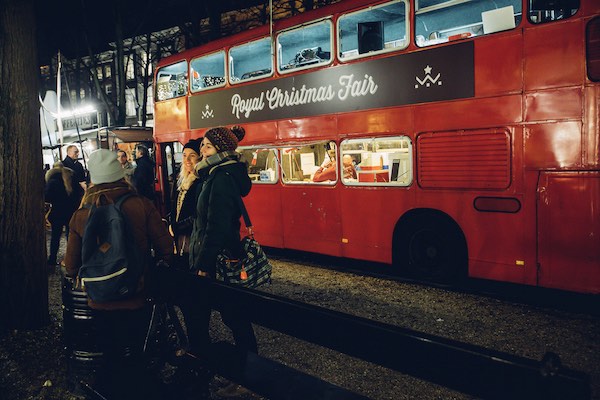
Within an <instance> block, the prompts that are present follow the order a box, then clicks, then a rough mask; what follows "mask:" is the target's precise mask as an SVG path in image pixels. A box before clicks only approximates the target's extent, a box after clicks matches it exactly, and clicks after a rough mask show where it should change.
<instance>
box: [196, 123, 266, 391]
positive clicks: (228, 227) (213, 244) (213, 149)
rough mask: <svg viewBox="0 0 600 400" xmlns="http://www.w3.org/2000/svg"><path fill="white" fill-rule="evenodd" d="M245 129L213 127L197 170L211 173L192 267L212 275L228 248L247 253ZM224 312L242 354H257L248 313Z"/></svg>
mask: <svg viewBox="0 0 600 400" xmlns="http://www.w3.org/2000/svg"><path fill="white" fill-rule="evenodd" d="M244 134H245V131H244V129H243V128H242V127H239V126H234V127H233V128H231V129H228V128H226V127H218V128H212V129H209V130H208V131H207V132H206V134H205V136H204V139H203V140H202V148H201V150H200V151H201V153H202V160H201V161H200V162H199V163H198V164H197V165H196V171H197V173H198V175H199V176H207V178H206V180H205V181H204V183H203V186H202V191H201V192H200V195H199V196H198V203H197V207H196V218H195V220H194V227H193V230H192V236H191V241H190V269H191V270H192V272H194V273H195V274H197V275H200V276H204V277H207V278H214V277H215V275H216V262H217V255H218V254H219V253H220V252H221V251H222V250H227V251H228V252H229V253H230V254H231V255H233V256H234V257H235V256H241V254H242V249H241V245H240V216H241V210H240V207H239V197H240V196H246V195H247V194H248V193H249V192H250V189H251V187H252V181H251V180H250V177H249V176H248V168H247V166H246V165H245V164H244V163H241V162H240V161H239V154H238V153H236V151H235V149H236V148H237V145H238V142H239V141H240V140H241V139H242V138H243V137H244ZM200 179H202V178H200ZM221 317H222V319H223V321H224V322H225V324H226V325H227V326H228V327H229V328H230V329H231V331H232V333H233V337H234V339H235V345H236V348H237V349H238V351H239V354H240V356H241V357H243V359H245V354H246V353H247V352H253V353H256V352H257V350H258V349H257V345H256V337H255V336H254V330H253V329H252V324H251V323H250V321H249V320H248V318H247V317H246V316H244V315H243V314H241V313H240V312H239V311H237V309H235V308H231V309H225V308H222V309H221ZM209 318H210V314H208V319H206V320H205V321H204V329H206V330H208V323H209ZM234 386H235V385H234ZM238 389H239V388H238V387H231V388H227V390H226V392H227V394H228V395H231V394H237V391H238Z"/></svg>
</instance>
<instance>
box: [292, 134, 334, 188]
mask: <svg viewBox="0 0 600 400" xmlns="http://www.w3.org/2000/svg"><path fill="white" fill-rule="evenodd" d="M336 150H337V146H336V144H335V142H333V141H328V142H319V143H311V144H302V145H299V146H294V147H285V148H283V149H281V153H280V154H281V169H282V174H283V182H284V183H289V184H298V183H304V184H319V185H320V184H325V185H333V184H335V182H336V181H337V176H338V173H337V166H338V163H337V154H336Z"/></svg>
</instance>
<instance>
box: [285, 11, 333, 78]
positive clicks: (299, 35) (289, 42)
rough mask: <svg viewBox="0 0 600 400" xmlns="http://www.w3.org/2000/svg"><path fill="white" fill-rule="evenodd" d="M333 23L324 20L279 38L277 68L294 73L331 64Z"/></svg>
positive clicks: (290, 31) (291, 31)
mask: <svg viewBox="0 0 600 400" xmlns="http://www.w3.org/2000/svg"><path fill="white" fill-rule="evenodd" d="M331 31H332V29H331V21H330V20H323V21H320V22H316V23H314V24H310V25H307V26H303V27H300V28H294V29H292V30H289V31H286V32H282V33H281V34H279V35H278V36H277V68H278V70H279V72H282V73H285V72H292V71H296V70H298V69H306V68H312V67H315V66H318V65H325V64H329V63H330V62H331V42H332V35H331Z"/></svg>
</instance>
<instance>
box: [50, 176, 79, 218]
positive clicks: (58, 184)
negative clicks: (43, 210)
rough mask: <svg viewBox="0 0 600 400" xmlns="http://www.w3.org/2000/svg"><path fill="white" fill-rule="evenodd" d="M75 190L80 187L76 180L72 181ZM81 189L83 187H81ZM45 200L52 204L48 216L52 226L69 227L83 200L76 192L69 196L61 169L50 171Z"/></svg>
mask: <svg viewBox="0 0 600 400" xmlns="http://www.w3.org/2000/svg"><path fill="white" fill-rule="evenodd" d="M71 186H72V187H73V189H75V188H76V187H78V186H79V183H78V182H76V181H75V179H71ZM79 187H81V186H79ZM44 200H45V201H46V202H47V203H50V204H52V210H50V214H49V215H48V221H50V223H51V224H59V225H67V224H68V223H69V220H70V219H71V216H72V215H73V212H75V210H77V208H79V202H80V200H81V198H80V197H79V195H78V192H77V191H76V190H73V191H72V192H71V194H70V195H69V194H67V190H66V188H65V184H64V181H63V177H62V174H61V170H60V169H56V168H55V169H52V170H50V171H48V181H47V182H46V186H45V188H44Z"/></svg>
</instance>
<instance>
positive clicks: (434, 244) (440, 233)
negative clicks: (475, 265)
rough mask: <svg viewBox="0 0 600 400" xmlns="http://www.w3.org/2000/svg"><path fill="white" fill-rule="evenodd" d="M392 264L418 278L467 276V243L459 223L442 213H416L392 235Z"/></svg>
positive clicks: (440, 279) (451, 279) (442, 279)
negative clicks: (393, 239)
mask: <svg viewBox="0 0 600 400" xmlns="http://www.w3.org/2000/svg"><path fill="white" fill-rule="evenodd" d="M394 238H395V241H394V260H393V262H394V265H397V266H400V267H401V268H402V270H403V272H406V273H408V274H409V275H410V276H413V277H415V278H417V279H422V280H428V281H435V282H446V283H450V282H455V281H457V280H458V279H459V278H462V277H464V276H466V271H467V262H468V261H467V245H466V241H465V238H464V235H463V233H462V231H461V230H460V228H459V227H458V225H457V224H456V223H455V222H454V221H453V220H452V219H451V218H450V217H448V216H447V215H445V214H441V213H424V212H423V213H416V214H413V215H411V216H408V217H407V218H406V219H404V220H402V221H400V223H399V226H398V227H397V229H396V233H395V235H394Z"/></svg>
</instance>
